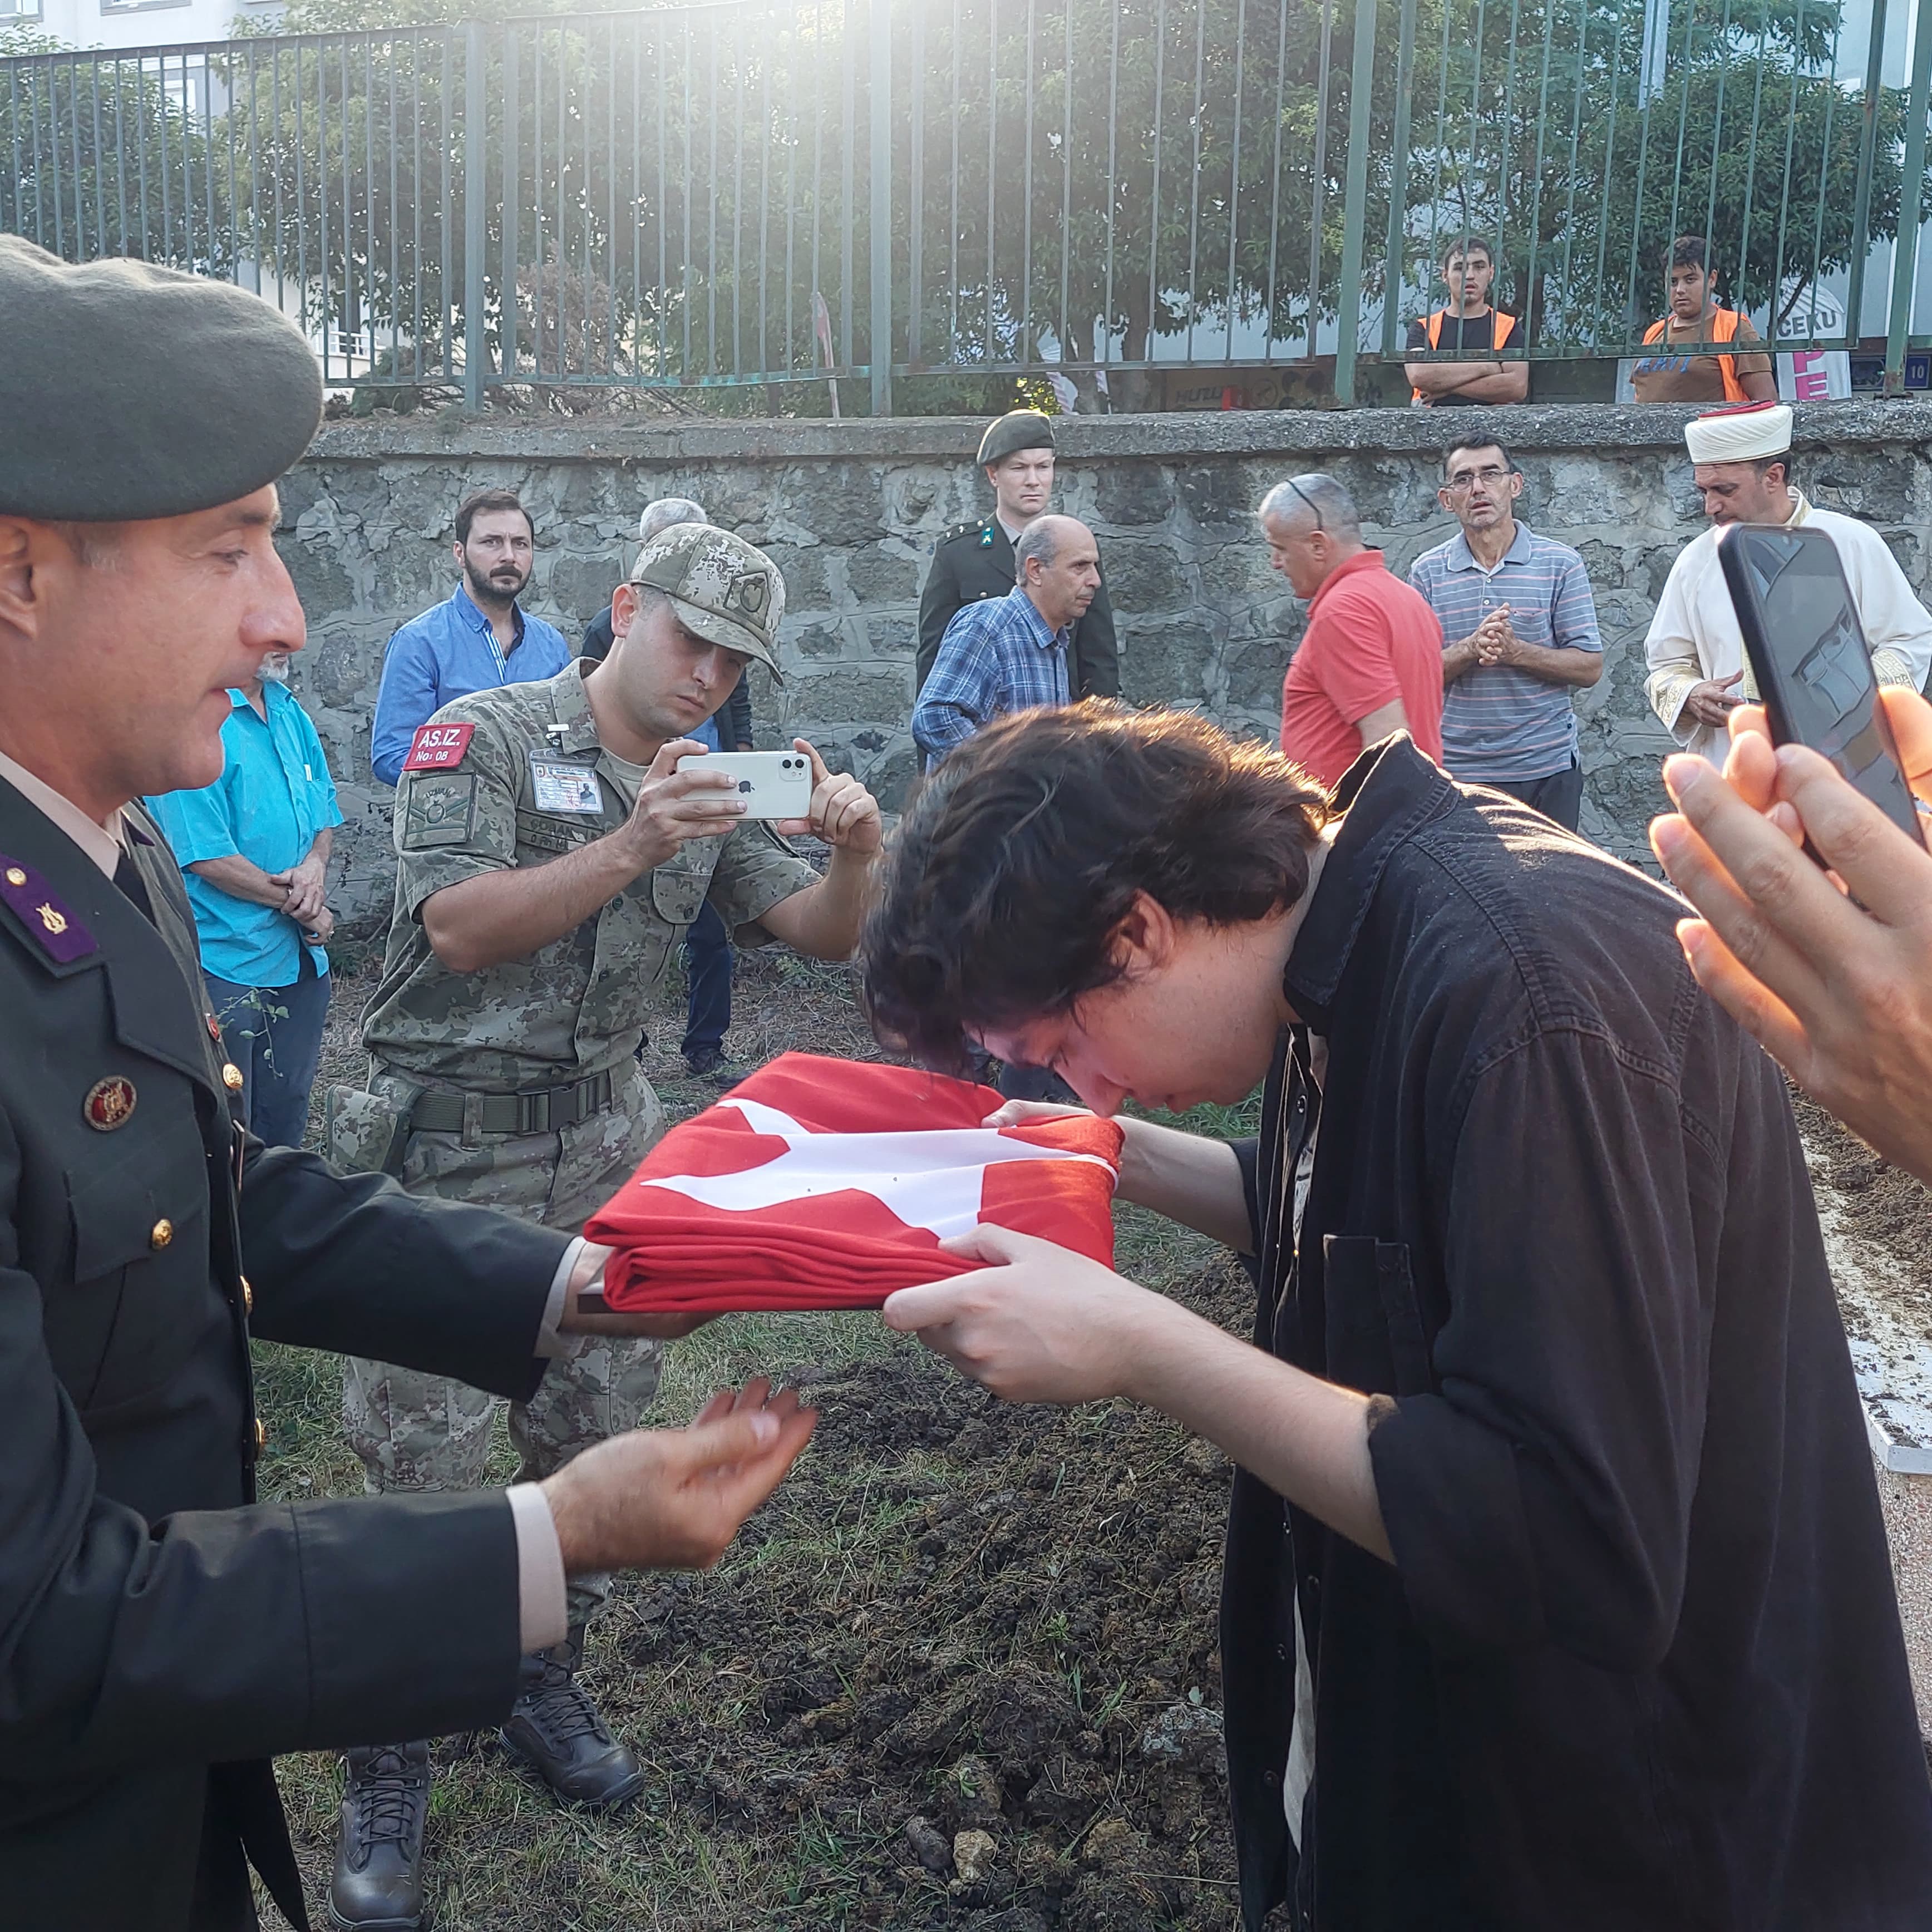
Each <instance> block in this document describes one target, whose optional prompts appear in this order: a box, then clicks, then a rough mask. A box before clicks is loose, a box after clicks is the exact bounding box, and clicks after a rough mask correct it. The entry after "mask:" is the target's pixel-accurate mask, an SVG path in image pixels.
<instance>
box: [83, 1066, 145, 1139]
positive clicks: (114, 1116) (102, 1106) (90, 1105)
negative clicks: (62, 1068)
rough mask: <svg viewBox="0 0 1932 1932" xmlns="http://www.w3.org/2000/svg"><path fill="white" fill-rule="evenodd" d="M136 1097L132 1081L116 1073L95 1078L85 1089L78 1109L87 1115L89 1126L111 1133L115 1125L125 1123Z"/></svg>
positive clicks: (118, 1125) (119, 1125) (122, 1125)
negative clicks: (84, 1094) (84, 1095)
mask: <svg viewBox="0 0 1932 1932" xmlns="http://www.w3.org/2000/svg"><path fill="white" fill-rule="evenodd" d="M135 1100H136V1094H135V1092H134V1083H133V1081H131V1080H127V1079H123V1078H122V1077H121V1076H120V1075H119V1074H118V1073H117V1074H115V1075H113V1076H112V1077H111V1078H110V1079H106V1080H97V1081H96V1082H95V1083H94V1085H92V1087H90V1088H89V1089H88V1090H87V1098H86V1100H83V1102H82V1103H80V1110H81V1112H83V1114H85V1115H86V1116H87V1124H88V1125H89V1127H94V1128H96V1129H98V1130H99V1131H100V1132H101V1133H104V1134H111V1133H113V1131H114V1130H115V1128H116V1127H124V1126H126V1125H127V1121H128V1118H129V1117H130V1115H132V1114H133V1111H134V1102H135Z"/></svg>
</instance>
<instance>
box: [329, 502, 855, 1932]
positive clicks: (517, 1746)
mask: <svg viewBox="0 0 1932 1932" xmlns="http://www.w3.org/2000/svg"><path fill="white" fill-rule="evenodd" d="M783 607H784V585H783V582H782V580H781V578H780V577H779V574H778V571H777V569H776V568H775V566H774V565H772V563H771V562H770V561H769V559H767V558H766V557H765V556H763V554H762V553H760V551H758V550H755V549H754V548H753V547H752V546H751V544H748V543H746V542H745V541H744V540H743V539H742V538H739V537H737V536H735V535H732V534H730V532H727V531H724V530H721V529H714V528H712V527H709V526H703V525H691V524H686V525H680V526H676V527H674V528H673V529H668V530H667V531H665V532H663V533H662V534H661V535H659V536H658V537H657V538H654V539H653V540H652V541H650V542H649V543H647V544H645V545H644V547H643V549H642V550H641V551H640V553H639V556H638V558H637V565H636V566H635V568H634V571H633V572H632V574H631V579H630V580H629V581H628V583H624V584H622V585H620V586H619V587H618V589H617V592H616V595H615V597H614V598H613V606H612V608H613V621H614V628H615V638H614V640H613V645H612V648H611V650H610V655H609V656H608V658H607V659H606V660H605V661H603V662H602V663H600V664H586V663H583V662H579V663H577V664H572V665H571V666H570V667H569V668H568V669H567V670H565V671H563V672H562V673H560V674H559V676H556V677H554V678H551V679H547V680H545V681H544V682H540V683H535V684H520V685H505V686H503V687H502V688H499V689H493V690H484V691H477V692H475V693H474V694H472V695H471V696H469V697H464V698H460V699H458V700H456V701H455V703H452V704H449V705H446V706H444V707H443V709H442V710H440V711H439V712H437V714H436V716H435V717H434V718H433V719H432V720H431V721H430V723H429V724H426V725H425V726H424V727H422V730H419V732H418V733H417V734H416V741H415V742H414V744H413V746H412V748H411V751H410V756H409V757H408V759H407V760H406V761H405V763H404V770H403V775H402V780H401V784H400V785H399V787H398V790H397V794H396V813H395V838H396V849H397V852H398V873H397V880H396V899H395V914H394V917H393V920H392V925H391V928H390V932H389V947H388V950H387V953H386V956H385V958H384V961H383V977H382V982H381V984H380V986H378V988H377V991H376V993H375V995H374V998H373V999H372V1000H371V1002H370V1004H369V1007H368V1011H367V1012H366V1013H365V1015H364V1016H363V1042H364V1044H365V1046H367V1047H368V1049H369V1053H370V1073H369V1079H368V1085H367V1086H366V1088H363V1089H362V1090H356V1089H353V1088H335V1089H334V1090H332V1092H331V1094H330V1095H329V1141H330V1145H331V1146H332V1149H333V1150H334V1151H335V1154H336V1155H337V1157H338V1159H341V1160H344V1161H347V1162H348V1163H350V1164H351V1165H353V1166H361V1167H363V1168H365V1169H367V1168H381V1169H388V1170H389V1172H392V1173H395V1175H398V1178H400V1179H401V1182H402V1184H403V1186H404V1187H405V1188H406V1189H407V1190H409V1191H410V1192H411V1193H420V1194H431V1195H436V1196H442V1197H443V1198H445V1199H451V1200H461V1201H466V1202H487V1203H490V1205H494V1206H498V1207H502V1208H510V1209H512V1210H514V1211H517V1212H520V1213H521V1214H525V1215H527V1216H528V1217H529V1218H531V1219H532V1220H537V1221H541V1222H542V1223H544V1224H546V1225H547V1226H553V1227H559V1228H564V1229H569V1230H571V1231H574V1230H576V1229H578V1228H580V1226H582V1224H583V1221H584V1220H585V1218H586V1217H587V1216H588V1215H589V1214H590V1213H591V1211H592V1210H593V1209H594V1208H597V1207H598V1206H600V1205H601V1204H602V1203H603V1202H604V1201H605V1200H607V1199H608V1198H609V1197H610V1195H611V1194H612V1193H614V1192H615V1191H616V1190H617V1188H618V1187H619V1186H621V1185H622V1183H623V1181H625V1178H627V1177H628V1175H629V1174H630V1172H631V1170H632V1169H633V1168H634V1166H636V1164H637V1161H638V1160H640V1157H642V1156H643V1153H644V1152H645V1151H646V1148H648V1147H649V1145H650V1144H651V1143H652V1141H654V1140H655V1139H656V1138H657V1136H658V1134H659V1133H660V1132H661V1130H662V1116H661V1110H660V1109H659V1107H658V1100H657V1097H656V1095H655V1094H653V1093H652V1091H651V1088H650V1085H649V1082H647V1081H646V1080H645V1079H644V1078H643V1076H642V1074H641V1073H640V1072H639V1070H638V1068H637V1062H636V1060H635V1058H634V1052H635V1049H636V1048H637V1045H638V1043H639V1041H640V1039H641V1038H642V1037H643V1028H644V1025H645V1021H646V1015H647V1010H648V1005H649V1001H650V999H651V998H652V994H653V992H654V991H655V988H656V986H657V983H658V981H659V980H660V979H661V977H662V975H663V973H664V968H665V966H666V964H667V962H668V961H669V959H670V956H671V954H672V953H673V950H674V949H675V948H676V947H677V946H678V944H679V943H680V942H681V941H682V938H683V937H684V934H685V930H686V929H687V928H688V926H690V924H691V922H692V920H693V919H695V918H696V917H697V913H698V910H699V908H700V906H701V905H702V904H703V903H704V902H705V901H706V900H707V899H708V900H709V902H710V903H711V904H712V905H713V906H715V907H716V908H717V910H718V913H720V915H721V916H722V918H723V919H724V923H725V925H726V926H727V929H729V930H730V933H731V936H732V938H733V940H734V941H736V944H739V945H741V946H745V945H754V946H755V945H762V944H766V942H767V941H770V940H772V939H774V938H776V939H780V940H783V941H786V942H787V943H788V944H790V945H792V946H793V947H796V949H797V950H799V952H801V953H805V954H807V955H808V956H812V957H814V958H818V959H842V958H844V957H845V956H847V955H848V954H849V953H850V952H851V950H852V949H853V946H854V945H855V944H856V941H857V938H858V932H859V918H860V914H861V912H862V907H863V904H864V901H865V887H866V882H867V879H868V874H869V871H870V868H871V863H872V861H873V859H874V856H876V854H877V850H878V847H879V844H880V821H879V811H878V807H877V804H876V803H875V802H874V800H873V799H872V798H871V795H870V793H868V792H867V791H866V790H865V788H864V787H863V786H862V785H861V784H859V782H858V781H857V780H856V778H850V777H847V776H843V775H835V774H832V773H829V772H827V771H826V769H825V766H824V763H823V760H821V759H820V757H819V756H818V754H817V752H816V751H813V750H812V749H811V746H809V745H807V744H805V742H804V741H803V740H802V739H800V740H798V741H796V748H797V749H798V750H799V751H802V752H805V753H806V754H808V755H809V757H810V758H811V765H812V771H813V780H814V790H813V796H812V801H811V815H810V817H809V818H808V819H807V820H798V821H796V822H795V823H790V824H787V825H786V826H782V827H777V828H774V827H772V826H769V825H766V824H765V823H759V822H756V821H752V820H745V819H744V818H743V817H742V811H743V807H742V804H741V803H740V802H739V797H738V795H737V793H736V790H735V788H734V787H733V786H732V785H731V784H730V780H729V779H727V778H725V777H724V775H722V774H721V773H718V772H696V771H694V772H679V770H678V769H677V764H678V760H679V759H680V758H681V757H685V756H686V755H688V754H689V753H691V752H693V751H700V750H702V749H703V746H702V745H700V744H699V743H698V742H697V741H695V740H694V739H690V738H688V737H687V736H685V733H688V732H689V731H690V730H692V729H693V728H694V727H695V726H697V724H700V723H701V722H702V721H703V719H704V718H707V717H709V715H711V714H712V712H715V711H716V710H717V709H718V707H719V706H721V705H722V704H723V703H724V700H726V698H727V697H729V695H730V692H731V691H732V689H733V687H734V686H735V685H736V683H737V682H738V679H739V676H741V675H742V672H743V670H744V667H745V665H746V664H748V663H749V662H750V661H751V660H752V659H754V658H756V659H757V660H758V661H760V662H762V663H763V664H766V665H769V666H770V667H772V669H773V670H775V669H776V662H775V659H776V636H777V630H778V619H779V616H780V614H781V611H782V609H783ZM784 830H793V831H810V832H813V833H814V834H816V835H817V836H818V837H820V838H823V840H824V841H826V844H828V845H829V847H830V848H831V859H830V863H829V867H828V869H827V871H826V874H825V876H824V877H822V878H821V877H820V875H819V874H817V872H816V871H814V869H813V868H811V866H810V865H808V864H807V863H806V862H805V861H804V860H803V859H800V858H799V857H798V856H796V855H795V854H794V853H793V852H792V851H791V850H790V848H789V847H787V844H785V841H784V838H783V837H782V836H781V832H782V831H784ZM660 1350H661V1344H659V1343H652V1342H648V1341H642V1340H607V1339H606V1338H604V1337H594V1336H593V1337H580V1338H577V1339H575V1340H574V1341H573V1343H572V1344H571V1346H570V1348H569V1349H568V1352H566V1353H565V1355H562V1357H561V1358H559V1360H557V1361H556V1363H555V1364H554V1365H553V1367H552V1368H551V1370H550V1373H548V1374H547V1375H546V1376H545V1377H544V1380H543V1382H542V1384H541V1386H540V1387H539V1388H538V1391H537V1393H536V1394H535V1396H534V1397H532V1399H531V1400H529V1402H527V1403H513V1404H512V1405H511V1410H510V1430H511V1437H512V1439H513V1440H514V1442H515V1444H516V1446H517V1451H518V1452H519V1454H520V1457H521V1459H522V1463H523V1473H524V1476H525V1478H526V1479H527V1478H537V1477H540V1476H542V1475H547V1474H549V1473H550V1472H551V1471H553V1470H554V1469H557V1468H558V1467H559V1466H561V1465H562V1463H565V1462H567V1461H568V1460H569V1459H570V1458H571V1457H572V1456H574V1455H575V1454H577V1453H578V1452H579V1451H581V1450H583V1449H584V1448H588V1447H589V1446H590V1445H592V1443H595V1442H601V1441H603V1440H604V1438H605V1437H607V1436H610V1435H613V1434H614V1433H617V1432H618V1431H619V1430H625V1429H629V1428H632V1427H635V1426H636V1424H637V1421H638V1420H639V1418H640V1417H641V1415H643V1412H644V1410H645V1409H646V1407H647V1406H649V1403H650V1401H651V1400H652V1397H653V1395H654V1394H655V1391H656V1388H657V1381H658V1357H659V1352H660ZM492 1406H493V1405H492V1401H491V1399H490V1397H488V1396H487V1395H485V1394H483V1393H482V1392H481V1391H478V1390H474V1389H470V1388H465V1387H463V1385H461V1384H460V1383H457V1382H449V1381H447V1380H443V1379H437V1378H434V1377H430V1376H422V1375H419V1374H417V1373H415V1372H414V1371H412V1370H403V1369H399V1368H396V1367H392V1366H391V1365H389V1364H384V1363H381V1362H374V1361H352V1362H351V1363H350V1367H349V1370H348V1372H347V1377H346V1381H345V1386H344V1410H345V1414H346V1417H347V1423H348V1427H349V1433H350V1438H351V1440H352V1442H353V1445H354V1446H355V1448H356V1453H357V1454H358V1455H359V1456H360V1457H362V1462H363V1465H364V1468H365V1472H366V1479H367V1481H368V1487H370V1489H371V1490H458V1489H466V1488H470V1487H475V1486H476V1485H478V1484H480V1483H481V1481H482V1480H483V1475H484V1460H485V1458H486V1456H487V1452H488V1445H489V1434H490V1412H491V1409H492ZM605 1588H606V1580H604V1579H603V1578H601V1577H578V1578H576V1579H574V1580H573V1581H572V1583H571V1586H570V1610H571V1635H570V1640H569V1641H568V1643H567V1644H566V1645H565V1646H563V1647H562V1649H561V1650H560V1651H559V1652H556V1653H552V1654H550V1655H548V1656H547V1657H545V1658H538V1659H526V1685H528V1691H527V1693H526V1696H525V1697H523V1699H522V1700H520V1701H519V1703H518V1705H517V1709H516V1711H515V1712H514V1713H513V1714H512V1715H511V1720H510V1721H509V1723H508V1724H507V1725H506V1726H505V1728H504V1737H505V1742H507V1743H508V1744H509V1745H510V1746H511V1748H512V1749H513V1750H514V1751H516V1752H517V1754H519V1755H520V1756H521V1757H523V1758H524V1759H525V1760H527V1761H528V1762H529V1763H531V1764H532V1766H534V1767H535V1769H537V1770H538V1772H541V1774H542V1775H543V1776H544V1778H545V1779H546V1780H547V1781H548V1782H549V1783H550V1785H551V1786H552V1787H553V1789H554V1790H556V1791H557V1792H558V1793H559V1795H561V1796H565V1797H566V1798H570V1799H576V1800H577V1801H579V1802H589V1803H594V1804H604V1805H610V1804H614V1803H618V1802H622V1800H624V1799H627V1798H628V1797H629V1796H631V1795H633V1794H634V1792H635V1791H636V1790H637V1787H638V1785H639V1784H640V1782H641V1777H642V1774H641V1772H640V1770H639V1769H638V1767H637V1763H636V1760H634V1758H633V1757H631V1754H630V1752H629V1751H628V1750H626V1749H625V1748H624V1747H623V1746H622V1745H619V1744H618V1743H616V1742H615V1740H613V1739H612V1737H611V1736H610V1733H609V1731H608V1730H607V1728H606V1727H605V1726H604V1723H603V1721H602V1719H601V1717H599V1716H598V1713H597V1711H596V1709H595V1706H594V1705H593V1704H592V1703H591V1702H590V1700H589V1697H588V1696H587V1694H586V1693H585V1692H584V1691H583V1690H582V1688H580V1686H579V1685H577V1683H576V1682H575V1680H574V1670H575V1667H576V1665H577V1661H578V1660H579V1658H580V1655H581V1650H582V1643H583V1631H584V1628H585V1627H586V1625H587V1623H588V1622H589V1619H590V1616H591V1615H592V1613H593V1611H594V1610H595V1609H596V1607H598V1604H601V1601H602V1599H603V1597H604V1592H605ZM371 1765H373V1766H374V1769H370V1766H371ZM427 1766H428V1760H427V1751H426V1747H424V1746H421V1745H407V1746H396V1747H384V1748H381V1750H380V1751H378V1752H377V1754H376V1755H375V1757H374V1758H373V1759H371V1757H370V1754H366V1753H358V1754H353V1756H352V1759H351V1764H350V1773H351V1775H350V1790H349V1792H348V1795H347V1797H346V1799H345V1801H344V1849H343V1853H342V1855H341V1856H339V1857H338V1879H341V1877H342V1874H343V1872H344V1859H345V1858H348V1857H350V1852H351V1848H352V1846H366V1843H367V1841H368V1837H369V1834H370V1832H371V1830H377V1831H380V1829H382V1823H383V1820H385V1819H389V1818H392V1817H395V1815H396V1814H397V1812H398V1806H397V1805H396V1803H395V1799H394V1797H393V1794H392V1793H389V1790H388V1786H389V1784H390V1783H393V1782H394V1781H395V1780H396V1779H398V1778H402V1779H407V1780H412V1781H415V1782H414V1784H413V1786H412V1788H413V1789H422V1790H426V1789H427V1778H428V1769H427ZM418 1809H420V1808H418ZM356 1855H361V1853H360V1852H357V1854H356ZM397 1855H398V1856H407V1857H409V1858H412V1859H413V1860H416V1861H419V1858H420V1832H419V1831H418V1832H417V1834H416V1845H415V1846H414V1847H411V1846H408V1845H404V1846H401V1847H400V1848H399V1849H398V1852H397ZM352 1876H353V1875H352ZM356 1890H357V1887H356V1885H355V1884H354V1883H353V1882H350V1883H344V1884H339V1885H338V1888H337V1891H338V1893H347V1894H353V1893H355V1892H356ZM332 1908H333V1909H335V1913H336V1916H337V1918H338V1923H341V1924H347V1925H350V1926H351V1927H353V1926H355V1925H356V1924H368V1923H374V1922H377V1921H374V1920H372V1919H370V1918H357V1917H356V1916H355V1915H354V1914H353V1912H350V1911H344V1909H342V1901H341V1898H340V1897H338V1896H337V1894H334V1893H332Z"/></svg>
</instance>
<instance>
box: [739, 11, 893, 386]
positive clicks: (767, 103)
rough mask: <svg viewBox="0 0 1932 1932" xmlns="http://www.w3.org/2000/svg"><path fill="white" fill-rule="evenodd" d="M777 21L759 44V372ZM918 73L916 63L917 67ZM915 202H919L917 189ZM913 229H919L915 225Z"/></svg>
mask: <svg viewBox="0 0 1932 1932" xmlns="http://www.w3.org/2000/svg"><path fill="white" fill-rule="evenodd" d="M776 39H777V34H776V31H775V23H772V24H771V25H768V26H766V28H765V31H764V32H763V34H761V35H760V37H759V40H758V43H757V46H758V81H759V97H758V373H759V374H760V375H761V376H769V374H771V372H772V344H771V328H770V320H771V304H770V296H769V281H770V274H771V266H772V144H773V143H774V142H775V140H776V139H777V138H778V133H777V129H776V127H775V125H774V124H773V122H772V68H774V67H775V66H776V65H777V64H778V49H777V46H776V45H775V41H776ZM913 71H914V73H915V74H916V73H917V71H918V69H917V68H916V67H915V68H914V69H913ZM913 205H915V206H916V205H918V196H917V193H916V191H915V193H914V195H913ZM914 233H917V230H916V229H915V230H914Z"/></svg>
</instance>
